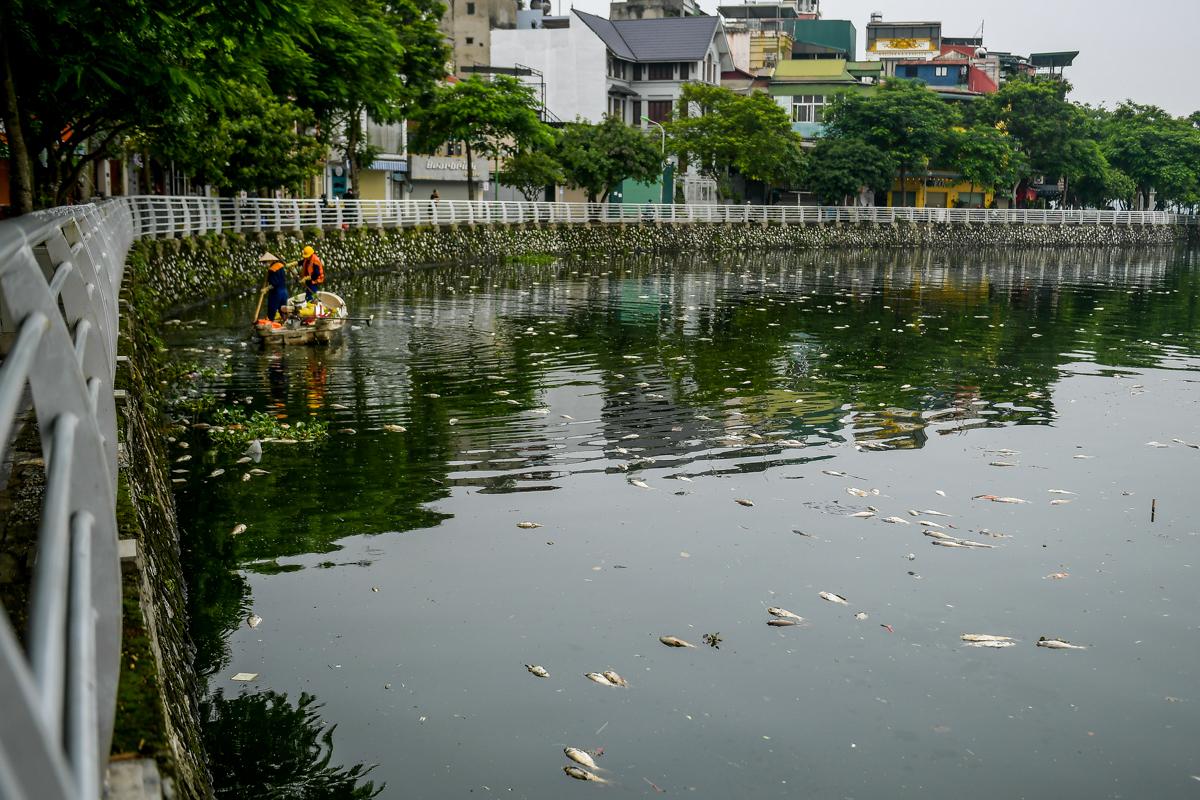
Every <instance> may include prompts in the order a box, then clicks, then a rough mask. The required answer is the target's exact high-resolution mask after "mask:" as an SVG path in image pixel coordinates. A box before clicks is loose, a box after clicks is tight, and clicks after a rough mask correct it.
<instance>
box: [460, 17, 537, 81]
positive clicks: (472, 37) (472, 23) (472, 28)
mask: <svg viewBox="0 0 1200 800" xmlns="http://www.w3.org/2000/svg"><path fill="white" fill-rule="evenodd" d="M532 2H533V3H538V4H539V6H540V4H541V0H532ZM546 2H547V3H549V0H546ZM531 5H532V3H531ZM516 25H517V0H446V13H445V14H443V15H442V21H441V24H440V27H441V29H442V33H443V34H444V35H445V36H446V39H447V41H448V42H449V44H450V48H451V53H452V55H451V60H452V64H451V67H452V72H453V73H454V74H455V75H462V74H464V70H465V69H466V68H467V67H474V66H481V65H482V66H486V65H488V64H490V63H492V62H491V58H492V48H491V42H492V31H493V30H496V29H500V28H514V27H516Z"/></svg>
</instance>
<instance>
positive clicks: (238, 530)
mask: <svg viewBox="0 0 1200 800" xmlns="http://www.w3.org/2000/svg"><path fill="white" fill-rule="evenodd" d="M245 532H246V523H244V522H239V523H238V524H237V525H234V526H233V530H231V531H230V532H229V535H230V536H240V535H241V534H243V533H245Z"/></svg>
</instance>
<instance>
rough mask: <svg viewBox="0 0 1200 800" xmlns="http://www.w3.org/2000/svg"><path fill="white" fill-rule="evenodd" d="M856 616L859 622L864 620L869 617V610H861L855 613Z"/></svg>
mask: <svg viewBox="0 0 1200 800" xmlns="http://www.w3.org/2000/svg"><path fill="white" fill-rule="evenodd" d="M854 618H855V619H856V620H858V621H859V622H862V621H863V620H864V619H866V618H867V612H865V611H859V612H858V613H857V614H855V615H854Z"/></svg>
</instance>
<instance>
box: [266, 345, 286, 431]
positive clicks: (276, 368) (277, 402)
mask: <svg viewBox="0 0 1200 800" xmlns="http://www.w3.org/2000/svg"><path fill="white" fill-rule="evenodd" d="M285 352H286V350H281V351H280V352H278V353H272V354H271V355H270V356H269V357H268V358H267V390H268V392H269V393H270V396H271V404H270V407H271V410H272V413H274V414H275V416H276V417H278V418H279V419H285V418H286V417H287V395H288V373H287V360H286V359H285V358H284V353H285Z"/></svg>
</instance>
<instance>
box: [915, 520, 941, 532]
mask: <svg viewBox="0 0 1200 800" xmlns="http://www.w3.org/2000/svg"><path fill="white" fill-rule="evenodd" d="M917 524H918V525H924V526H925V527H926V528H941V529H942V530H945V529H946V526H945V525H939V524H937V523H936V522H930V521H929V520H927V519H919V520H917Z"/></svg>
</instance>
